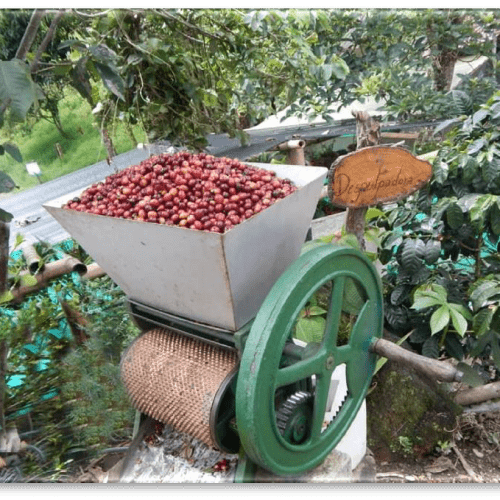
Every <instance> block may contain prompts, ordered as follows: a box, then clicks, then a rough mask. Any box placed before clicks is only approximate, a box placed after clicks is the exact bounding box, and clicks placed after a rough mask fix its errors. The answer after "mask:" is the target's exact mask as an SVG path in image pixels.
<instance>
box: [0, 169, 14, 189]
mask: <svg viewBox="0 0 500 500" xmlns="http://www.w3.org/2000/svg"><path fill="white" fill-rule="evenodd" d="M15 187H16V183H15V182H14V181H13V180H12V177H10V175H7V174H6V173H5V172H2V171H0V193H9V192H10V191H12V190H13V189H14V188H15Z"/></svg>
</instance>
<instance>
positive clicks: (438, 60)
mask: <svg viewBox="0 0 500 500" xmlns="http://www.w3.org/2000/svg"><path fill="white" fill-rule="evenodd" d="M456 62H457V53H456V52H455V51H451V50H443V51H441V52H440V53H439V54H438V55H437V56H436V57H434V58H433V60H432V72H433V75H434V86H435V88H436V90H437V91H443V92H449V91H450V90H451V84H452V82H453V71H454V70H455V63H456Z"/></svg>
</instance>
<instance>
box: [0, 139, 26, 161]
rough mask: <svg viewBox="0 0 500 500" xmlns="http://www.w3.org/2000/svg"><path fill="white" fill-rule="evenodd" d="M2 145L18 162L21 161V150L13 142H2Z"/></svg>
mask: <svg viewBox="0 0 500 500" xmlns="http://www.w3.org/2000/svg"><path fill="white" fill-rule="evenodd" d="M2 147H3V148H4V150H5V151H6V152H7V153H9V154H10V156H12V158H14V160H16V161H17V162H18V163H22V162H23V155H22V154H21V151H20V150H19V148H18V147H17V146H16V145H15V144H12V143H11V142H4V143H3V144H2Z"/></svg>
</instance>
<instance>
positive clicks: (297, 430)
mask: <svg viewBox="0 0 500 500" xmlns="http://www.w3.org/2000/svg"><path fill="white" fill-rule="evenodd" d="M312 401H313V397H312V395H311V394H310V393H309V392H305V391H298V392H296V393H295V394H292V395H291V396H289V397H288V398H287V399H286V401H285V402H284V403H283V404H282V405H281V406H280V408H279V409H278V411H277V412H276V424H277V426H278V429H279V431H280V433H281V435H282V436H283V438H284V439H285V440H286V441H288V442H289V443H293V444H301V443H303V442H304V441H305V440H306V439H307V438H308V437H309V432H310V429H311V421H312Z"/></svg>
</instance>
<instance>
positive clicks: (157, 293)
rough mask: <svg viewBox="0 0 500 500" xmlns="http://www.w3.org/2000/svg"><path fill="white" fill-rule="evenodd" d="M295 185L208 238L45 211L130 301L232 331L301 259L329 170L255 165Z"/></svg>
mask: <svg viewBox="0 0 500 500" xmlns="http://www.w3.org/2000/svg"><path fill="white" fill-rule="evenodd" d="M249 165H254V166H257V167H260V168H265V169H267V170H272V171H274V172H276V175H278V176H279V177H282V178H289V179H291V180H292V181H293V182H294V184H295V185H296V186H297V187H299V189H297V190H296V191H295V192H294V193H292V194H291V195H289V196H288V197H286V198H284V199H281V200H279V201H278V202H276V203H275V204H273V205H271V206H270V207H268V208H267V209H266V210H264V211H262V212H260V213H259V214H256V215H254V216H253V217H251V218H250V219H247V220H246V221H244V222H243V223H242V224H239V225H237V226H235V227H234V228H233V229H231V230H230V231H228V232H226V233H224V234H219V233H208V232H205V231H195V230H192V229H186V228H182V227H175V226H165V225H160V224H153V223H147V222H138V221H134V220H128V219H117V218H111V217H105V216H101V215H94V214H88V213H84V212H76V211H73V210H66V209H63V208H61V207H62V206H63V205H64V203H66V202H67V201H68V200H70V199H71V198H73V197H75V196H77V195H78V194H80V192H81V191H79V192H73V193H70V194H68V195H66V196H63V197H61V198H58V199H55V200H53V201H51V202H48V203H46V204H45V205H44V208H45V209H46V210H47V211H48V212H49V213H50V214H51V215H52V216H53V217H54V218H55V219H56V220H57V221H58V222H59V223H60V224H61V226H62V227H63V228H64V229H65V230H66V231H67V232H68V233H69V234H70V235H71V236H72V237H73V238H74V239H75V240H76V241H78V242H79V243H80V245H81V246H82V247H83V248H84V249H85V250H86V251H87V252H88V253H89V254H90V255H91V256H92V258H93V259H94V260H95V261H96V262H97V263H98V264H99V265H100V266H101V267H102V268H103V269H104V271H105V272H106V273H107V274H108V275H109V276H110V277H111V279H113V281H115V283H117V284H118V285H119V286H120V287H121V288H122V290H123V291H124V293H125V294H126V295H127V296H128V297H129V298H131V299H133V300H136V301H138V302H141V303H143V304H147V305H150V306H152V307H156V308H158V309H161V310H163V311H166V312H169V313H172V314H175V315H178V316H182V317H185V318H188V319H191V320H194V321H199V322H201V323H206V324H209V325H213V326H216V327H219V328H223V329H226V330H229V331H233V332H234V331H236V330H238V329H239V328H241V327H242V326H243V325H245V324H246V323H247V322H248V321H250V320H251V319H253V318H254V317H255V315H256V314H257V311H258V310H259V308H260V306H261V304H262V302H263V301H264V298H265V297H266V295H267V293H268V292H269V290H270V289H271V287H272V285H273V284H274V282H275V281H276V280H277V279H278V277H279V276H280V275H281V274H282V273H283V271H284V270H285V269H286V268H287V267H288V266H289V265H290V264H291V263H292V262H293V261H294V260H295V259H296V258H297V257H298V256H299V253H300V249H301V246H302V243H303V242H304V240H305V236H306V233H307V230H308V228H309V225H310V223H311V220H312V217H313V215H314V211H315V208H316V205H317V202H318V198H319V196H320V193H321V188H322V186H323V181H324V179H325V178H326V174H327V172H328V170H327V169H326V168H324V167H304V166H295V165H270V164H262V163H250V164H249Z"/></svg>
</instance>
